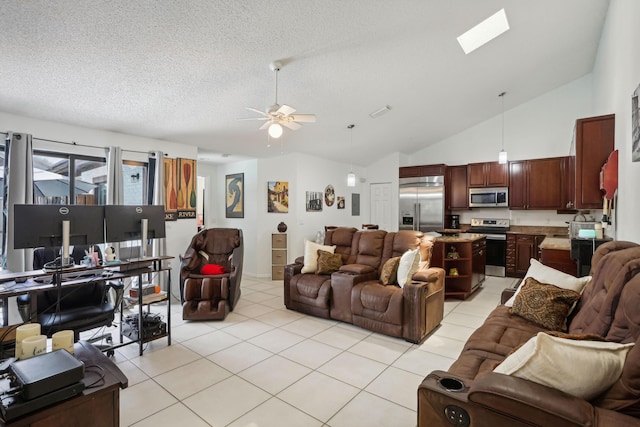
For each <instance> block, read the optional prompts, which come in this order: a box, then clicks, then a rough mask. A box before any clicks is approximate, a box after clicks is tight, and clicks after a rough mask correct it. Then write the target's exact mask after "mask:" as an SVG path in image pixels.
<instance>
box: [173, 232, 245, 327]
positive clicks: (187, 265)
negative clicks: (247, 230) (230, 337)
mask: <svg viewBox="0 0 640 427" xmlns="http://www.w3.org/2000/svg"><path fill="white" fill-rule="evenodd" d="M243 250H244V247H243V238H242V230H240V229H237V228H209V229H205V230H202V231H201V232H199V233H198V234H196V235H195V236H194V237H193V239H191V243H190V244H189V247H188V248H187V250H186V252H185V254H184V256H183V257H182V258H181V261H180V299H181V300H182V318H183V319H184V320H209V319H213V320H222V319H224V318H225V317H226V316H227V314H229V312H230V311H232V310H233V308H234V307H235V305H236V303H237V302H238V299H239V298H240V281H241V279H242V259H243ZM206 264H215V265H219V266H222V267H224V269H225V271H226V272H225V273H223V274H215V275H207V274H202V273H201V270H202V267H203V266H204V265H206Z"/></svg>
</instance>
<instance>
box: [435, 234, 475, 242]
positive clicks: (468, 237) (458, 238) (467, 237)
mask: <svg viewBox="0 0 640 427" xmlns="http://www.w3.org/2000/svg"><path fill="white" fill-rule="evenodd" d="M485 237H486V235H484V234H478V233H460V234H458V235H455V236H439V237H436V242H452V243H460V242H475V241H476V240H480V239H484V238H485Z"/></svg>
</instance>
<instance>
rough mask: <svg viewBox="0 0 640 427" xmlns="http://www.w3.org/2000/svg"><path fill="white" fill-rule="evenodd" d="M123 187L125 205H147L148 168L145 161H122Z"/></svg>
mask: <svg viewBox="0 0 640 427" xmlns="http://www.w3.org/2000/svg"><path fill="white" fill-rule="evenodd" d="M122 176H123V180H122V187H123V193H124V204H125V205H147V204H149V202H148V198H147V196H148V194H149V192H148V188H149V185H148V182H149V179H148V178H149V177H148V168H147V164H146V163H143V162H134V161H132V160H124V161H123V162H122Z"/></svg>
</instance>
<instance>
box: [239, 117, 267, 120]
mask: <svg viewBox="0 0 640 427" xmlns="http://www.w3.org/2000/svg"><path fill="white" fill-rule="evenodd" d="M238 120H269V117H241V118H239V119H238Z"/></svg>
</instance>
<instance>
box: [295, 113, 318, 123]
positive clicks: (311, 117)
mask: <svg viewBox="0 0 640 427" xmlns="http://www.w3.org/2000/svg"><path fill="white" fill-rule="evenodd" d="M291 117H292V118H293V120H294V121H296V122H301V123H315V122H316V115H315V114H294V115H292V116H291Z"/></svg>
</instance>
